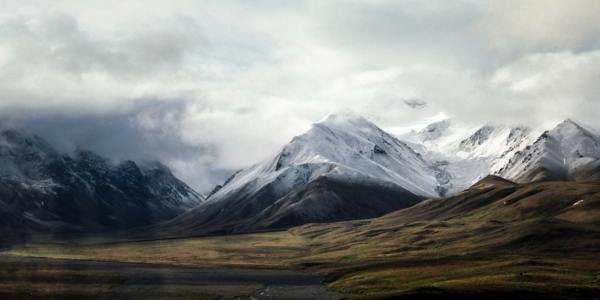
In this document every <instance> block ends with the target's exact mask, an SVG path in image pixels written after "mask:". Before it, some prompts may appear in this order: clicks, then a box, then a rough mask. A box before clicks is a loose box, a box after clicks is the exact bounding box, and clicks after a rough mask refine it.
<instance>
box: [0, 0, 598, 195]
mask: <svg viewBox="0 0 600 300" xmlns="http://www.w3.org/2000/svg"><path fill="white" fill-rule="evenodd" d="M598 16H600V1H595V0H589V1H586V0H569V1H552V0H537V1H536V0H529V1H510V0H498V1H467V0H464V1H460V0H455V1H446V0H440V1H385V0H369V1H366V0H365V1H351V0H349V1H335V0H328V1H322V0H315V1H223V0H215V1H178V0H168V1H148V0H143V1H120V0H118V1H111V0H104V1H83V0H73V1H59V0H57V1H24V0H19V1H11V0H2V5H1V6H0V114H1V115H0V117H1V118H2V120H3V123H4V124H13V125H14V126H24V127H28V128H32V129H35V130H36V131H38V132H41V133H42V134H44V135H46V136H47V137H51V139H52V140H53V141H52V142H53V143H55V144H56V145H57V146H59V147H61V148H62V149H64V150H65V151H69V150H72V149H75V148H76V147H84V148H91V149H92V150H96V151H98V152H100V153H101V154H104V155H107V156H111V157H114V158H116V159H124V158H135V159H141V158H158V159H160V160H162V161H164V162H165V163H167V164H168V165H169V166H171V167H172V168H173V169H174V171H175V173H176V174H177V175H179V176H180V177H182V178H183V179H184V180H186V181H187V182H189V183H190V185H192V186H194V187H196V188H198V189H199V190H200V191H203V192H205V191H207V190H210V188H211V187H212V186H213V185H214V184H216V183H219V182H220V181H222V180H223V178H224V177H226V176H227V175H228V174H229V172H231V170H235V169H239V168H242V167H246V166H248V165H250V164H252V163H254V162H256V161H258V160H261V159H264V158H265V157H267V156H269V155H271V154H273V153H274V152H276V151H277V149H278V148H279V147H281V146H282V145H283V144H284V143H286V142H287V141H288V140H289V139H291V138H292V137H293V136H294V135H297V134H299V133H301V132H303V131H304V130H306V129H308V128H309V126H310V124H311V123H312V122H314V121H317V120H319V119H321V118H322V117H323V116H324V115H326V114H327V113H329V112H333V111H337V110H340V109H344V108H349V109H351V110H353V111H355V112H357V113H359V114H362V115H364V116H366V117H368V118H370V119H372V120H373V121H375V122H376V123H377V124H379V125H380V126H381V127H383V128H384V129H387V130H389V131H391V132H393V133H400V132H401V131H402V130H404V129H406V128H408V127H411V126H413V125H414V124H423V123H424V122H426V121H427V120H431V119H434V118H436V116H437V117H439V116H440V115H445V116H449V117H451V118H454V119H457V120H461V121H463V122H469V123H474V124H479V123H485V122H497V123H521V124H528V125H531V126H539V125H540V124H548V123H552V122H556V121H558V120H561V119H564V118H573V119H575V120H579V121H581V122H583V123H586V124H591V125H594V126H600V118H599V117H598V114H599V112H600V100H599V97H600V17H598Z"/></svg>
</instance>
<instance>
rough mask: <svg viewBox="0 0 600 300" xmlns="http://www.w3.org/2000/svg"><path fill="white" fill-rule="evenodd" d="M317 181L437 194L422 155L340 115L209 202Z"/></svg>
mask: <svg viewBox="0 0 600 300" xmlns="http://www.w3.org/2000/svg"><path fill="white" fill-rule="evenodd" d="M319 176H330V177H339V178H341V177H345V178H348V180H384V181H388V182H389V183H392V184H398V185H399V186H401V187H403V188H405V189H407V190H409V191H411V192H413V193H415V194H417V195H425V196H434V195H437V192H436V186H437V181H436V179H435V176H434V175H433V173H432V171H431V169H430V167H429V166H428V164H427V163H426V162H425V160H424V159H423V158H422V157H421V155H420V154H418V153H417V152H415V151H414V150H413V149H412V148H411V147H410V146H408V145H407V144H406V143H403V142H401V141H399V140H398V139H396V138H395V137H393V136H392V135H390V134H388V133H386V132H385V131H383V130H382V129H380V128H379V127H377V126H376V125H375V124H373V123H372V122H370V121H368V120H367V119H365V118H363V117H361V116H359V115H356V114H353V113H348V112H344V113H342V114H331V115H329V116H327V117H326V118H325V119H323V120H321V121H320V122H317V123H315V124H313V126H312V127H311V128H310V129H309V130H308V131H307V132H305V133H304V134H301V135H299V136H296V137H294V138H293V139H292V141H291V142H290V143H289V144H287V145H286V146H284V147H283V149H282V150H281V151H280V152H279V153H278V154H277V155H275V156H274V157H273V158H271V159H268V160H266V161H264V162H262V163H260V164H257V165H255V166H253V167H251V168H249V169H246V170H243V171H241V172H239V173H238V174H236V175H235V177H234V178H233V179H232V180H231V181H229V183H228V184H226V185H225V186H224V187H223V188H222V189H220V190H219V191H217V192H216V193H214V194H213V195H212V196H211V197H210V200H211V201H214V200H215V199H219V198H223V197H225V196H226V194H227V193H230V192H232V191H233V190H236V189H238V188H241V187H245V188H246V189H247V188H249V186H253V188H250V189H251V190H256V189H260V188H261V187H263V186H264V185H266V184H276V185H277V186H278V190H281V191H288V190H289V189H291V188H293V187H294V186H297V185H299V184H306V183H307V182H309V181H311V180H314V179H315V178H317V177H319Z"/></svg>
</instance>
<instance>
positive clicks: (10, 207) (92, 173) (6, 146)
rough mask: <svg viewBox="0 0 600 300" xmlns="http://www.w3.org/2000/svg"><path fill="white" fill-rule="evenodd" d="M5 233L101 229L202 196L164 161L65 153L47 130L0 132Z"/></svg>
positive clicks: (142, 221) (155, 215) (160, 216)
mask: <svg viewBox="0 0 600 300" xmlns="http://www.w3.org/2000/svg"><path fill="white" fill-rule="evenodd" d="M0 166H1V168H0V214H2V215H3V216H5V217H4V218H2V221H0V232H1V233H2V234H3V238H4V239H5V240H8V239H9V237H18V236H24V235H27V234H29V233H61V232H99V231H106V230H119V229H126V228H131V227H136V226H142V225H149V224H153V223H156V222H159V221H164V220H167V219H170V218H173V217H175V216H177V215H179V214H181V213H182V212H184V211H185V210H187V209H189V208H192V207H194V206H196V205H197V204H199V203H200V202H201V201H202V200H203V198H202V196H201V195H200V194H198V193H196V192H195V191H194V190H192V189H191V188H190V187H188V186H187V185H185V184H184V183H183V182H181V181H180V180H178V179H177V178H175V177H174V176H173V174H172V173H171V172H170V171H169V169H168V168H166V167H165V166H163V165H161V164H160V163H156V162H154V163H145V164H142V165H139V164H137V163H135V162H133V161H125V162H122V163H118V164H115V163H112V162H109V161H108V160H106V159H105V158H103V157H100V156H98V155H96V154H94V153H93V152H90V151H77V152H76V153H75V154H73V155H65V154H62V153H59V152H58V151H56V150H54V149H53V148H52V147H51V146H50V145H49V144H48V143H47V142H45V141H44V140H43V139H42V138H40V137H38V136H35V135H32V134H30V133H27V132H24V131H19V130H4V131H2V132H0Z"/></svg>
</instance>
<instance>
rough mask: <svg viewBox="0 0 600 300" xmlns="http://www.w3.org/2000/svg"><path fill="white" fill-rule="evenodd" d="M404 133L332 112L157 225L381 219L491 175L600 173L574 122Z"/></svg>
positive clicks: (594, 149)
mask: <svg viewBox="0 0 600 300" xmlns="http://www.w3.org/2000/svg"><path fill="white" fill-rule="evenodd" d="M402 139H404V140H406V141H407V142H403V141H401V140H400V139H398V138H396V137H394V136H392V135H390V134H388V133H386V132H385V131H383V130H382V129H381V128H379V127H377V126H376V125H375V124H373V123H372V122H370V121H368V120H366V119H365V118H363V117H361V116H358V115H356V114H353V113H342V114H333V115H329V116H328V117H326V118H325V119H324V120H322V121H320V122H317V123H315V124H313V126H312V128H311V129H310V130H308V131H307V132H306V133H304V134H302V135H299V136H297V137H295V138H293V139H292V140H291V141H290V143H289V144H287V145H286V146H284V147H283V148H282V149H281V150H280V151H279V152H278V153H277V154H275V155H274V156H272V157H271V158H269V159H267V160H265V161H263V162H261V163H258V164H256V165H254V166H251V167H250V168H247V169H244V170H241V171H239V172H237V173H236V174H234V175H233V176H232V177H231V178H229V180H227V181H226V182H225V183H224V184H223V186H219V187H217V188H216V189H215V190H214V191H213V192H212V193H211V194H210V195H209V197H208V199H207V201H206V202H205V203H203V204H201V205H199V206H198V207H196V208H194V209H192V210H190V211H188V212H186V213H184V214H183V215H181V216H179V217H177V218H175V219H174V220H171V221H169V222H167V223H165V224H163V225H161V226H159V227H158V228H156V231H157V232H158V234H166V235H204V234H224V233H241V232H256V231H264V230H276V229H285V228H289V227H293V226H297V225H301V224H305V223H324V222H332V221H340V220H350V219H364V218H372V217H376V216H379V215H383V214H385V213H388V212H391V211H394V210H398V209H401V208H405V207H410V206H413V205H415V204H416V203H419V202H420V201H422V200H423V199H426V198H435V197H441V196H446V195H450V196H451V195H453V194H456V193H458V192H461V191H463V190H465V189H467V188H468V187H470V186H472V185H473V184H475V183H477V182H478V181H480V180H482V179H483V178H485V177H486V176H488V175H490V174H492V175H498V176H503V177H505V178H506V179H508V180H514V181H517V182H534V181H541V180H551V179H556V180H594V179H597V174H598V173H597V170H598V168H597V157H599V156H598V155H597V153H599V151H600V143H599V142H598V141H600V139H599V138H598V137H597V136H596V135H594V134H593V133H592V132H591V131H589V130H587V129H585V128H583V127H581V126H579V125H577V124H576V123H575V122H573V121H565V122H563V123H560V124H558V125H557V126H556V127H555V128H553V129H552V130H549V131H545V132H542V133H540V132H539V131H536V130H532V129H530V128H527V127H525V126H514V127H511V126H503V125H502V126H495V125H485V126H482V127H480V128H474V129H473V128H460V127H459V126H455V125H454V124H453V123H452V121H451V120H448V119H446V120H442V121H439V122H435V123H433V124H430V125H428V126H426V127H425V128H423V129H422V130H420V131H417V132H411V133H409V134H407V135H405V136H403V137H402ZM540 174H543V175H540Z"/></svg>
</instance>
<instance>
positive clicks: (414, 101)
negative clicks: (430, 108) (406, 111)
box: [404, 99, 427, 109]
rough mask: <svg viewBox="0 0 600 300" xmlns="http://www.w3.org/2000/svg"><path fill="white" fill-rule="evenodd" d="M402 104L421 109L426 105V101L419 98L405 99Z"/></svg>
mask: <svg viewBox="0 0 600 300" xmlns="http://www.w3.org/2000/svg"><path fill="white" fill-rule="evenodd" d="M404 104H406V105H407V106H408V107H410V108H412V109H423V108H425V106H427V102H425V101H423V100H420V99H405V100H404Z"/></svg>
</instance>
